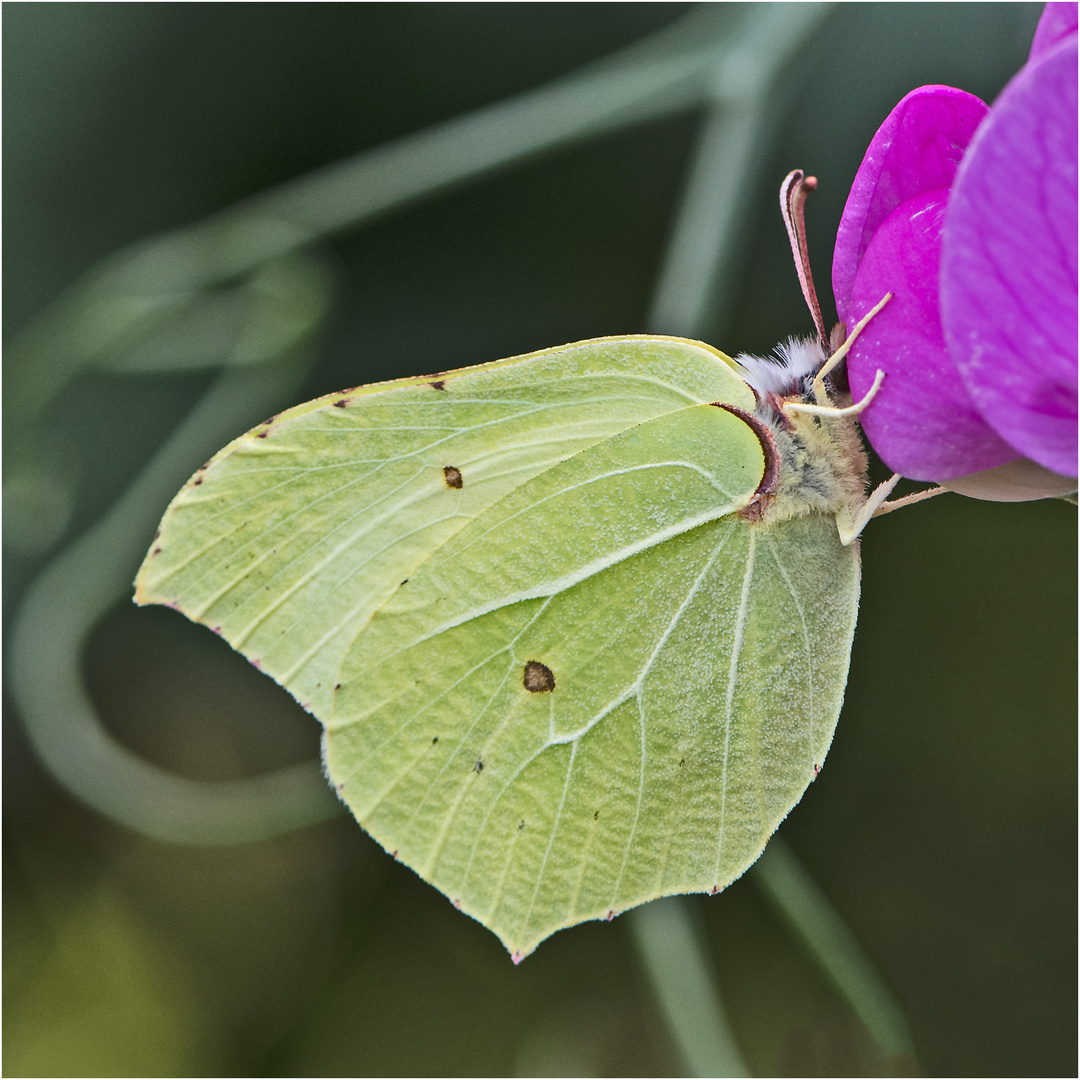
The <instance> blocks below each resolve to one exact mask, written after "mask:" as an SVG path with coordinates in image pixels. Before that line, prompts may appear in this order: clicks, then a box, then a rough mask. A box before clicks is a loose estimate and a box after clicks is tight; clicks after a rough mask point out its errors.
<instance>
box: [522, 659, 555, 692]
mask: <svg viewBox="0 0 1080 1080" xmlns="http://www.w3.org/2000/svg"><path fill="white" fill-rule="evenodd" d="M521 681H522V685H523V686H524V687H525V689H526V690H528V691H529V693H530V694H547V693H550V692H551V691H552V690H554V689H555V673H554V672H553V671H552V670H551V668H549V667H548V666H547V664H541V663H540V661H539V660H530V661H529V662H528V663H527V664H526V665H525V672H524V675H523V677H522V680H521Z"/></svg>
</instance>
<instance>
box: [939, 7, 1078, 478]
mask: <svg viewBox="0 0 1080 1080" xmlns="http://www.w3.org/2000/svg"><path fill="white" fill-rule="evenodd" d="M1065 6H1074V5H1065ZM1041 25H1042V24H1040V27H1041ZM1076 71H1077V39H1076V35H1075V33H1074V34H1072V35H1071V36H1069V37H1067V38H1065V39H1063V40H1059V41H1058V42H1057V44H1055V45H1052V46H1051V47H1050V48H1048V49H1045V50H1044V51H1042V52H1041V53H1039V55H1038V57H1037V59H1036V60H1035V61H1034V62H1033V63H1029V64H1028V65H1027V66H1026V67H1025V68H1024V69H1023V70H1022V71H1021V72H1020V74H1019V75H1017V76H1016V78H1015V79H1013V81H1012V82H1011V83H1010V84H1009V85H1008V86H1007V87H1006V88H1005V90H1004V92H1003V93H1002V95H1001V97H1000V98H998V100H997V101H996V102H995V104H994V108H993V111H992V113H991V115H990V118H989V119H988V120H987V122H986V124H985V125H984V126H983V127H982V128H981V129H980V130H979V132H978V134H977V135H976V137H975V139H974V140H973V141H972V144H971V147H970V149H969V151H968V154H967V155H966V157H965V159H964V164H963V167H962V169H961V170H960V173H959V174H958V176H957V179H956V183H955V185H954V186H953V191H952V194H951V196H950V201H949V209H948V213H947V214H946V218H945V236H944V244H943V261H942V268H941V305H942V322H943V325H944V329H945V339H946V341H947V342H948V347H949V351H950V353H951V354H952V356H953V359H954V360H955V362H956V363H957V365H958V367H959V370H960V372H961V374H962V376H963V379H964V381H965V383H966V385H967V387H968V389H969V390H970V392H971V395H972V397H973V399H974V402H975V404H976V406H977V407H978V409H979V410H980V412H981V413H982V415H983V416H984V417H985V418H986V420H987V421H988V422H989V423H990V424H991V425H992V426H993V427H994V429H995V430H996V431H998V432H999V434H1001V435H1002V436H1003V437H1004V438H1005V439H1007V440H1008V442H1010V443H1011V444H1012V445H1013V446H1015V447H1016V448H1017V450H1019V451H1020V452H1021V453H1022V454H1024V455H1025V456H1027V457H1030V458H1031V459H1033V460H1034V461H1037V462H1038V463H1039V464H1040V465H1043V466H1045V467H1046V468H1048V469H1052V470H1053V471H1054V472H1057V473H1061V474H1063V475H1066V476H1075V475H1076V471H1077V467H1076V462H1077V82H1076Z"/></svg>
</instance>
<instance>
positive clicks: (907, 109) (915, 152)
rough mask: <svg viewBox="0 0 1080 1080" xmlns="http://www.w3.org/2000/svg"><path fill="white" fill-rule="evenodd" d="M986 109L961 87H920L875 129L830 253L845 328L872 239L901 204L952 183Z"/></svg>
mask: <svg viewBox="0 0 1080 1080" xmlns="http://www.w3.org/2000/svg"><path fill="white" fill-rule="evenodd" d="M987 111H988V110H987V107H986V105H985V104H984V103H983V102H982V101H980V100H979V99H978V98H977V97H975V96H974V95H973V94H968V93H965V92H964V91H963V90H956V89H954V88H953V87H951V86H921V87H919V89H917V90H912V91H911V93H910V94H908V95H907V96H906V97H905V98H904V99H903V100H902V101H901V102H900V104H899V105H897V106H896V108H895V109H893V111H892V112H891V113H890V114H889V116H888V118H887V119H886V120H885V123H883V124H882V125H881V127H880V128H879V129H878V132H877V134H876V135H875V136H874V138H873V140H872V141H871V143H870V146H869V148H868V149H867V151H866V156H865V157H864V158H863V162H862V165H860V166H859V171H858V173H857V174H856V176H855V182H854V183H853V184H852V186H851V193H850V195H849V196H848V200H847V205H846V206H845V207H844V213H843V216H842V217H841V219H840V227H839V229H838V230H837V234H836V247H835V249H834V252H833V294H834V296H835V298H836V312H837V315H838V316H839V317H840V320H841V321H842V322H846V323H847V325H848V329H849V330H850V329H851V326H852V325H853V324H854V323H855V322H856V321H857V316H856V317H852V315H851V312H850V311H849V305H850V302H851V290H852V287H853V286H854V283H855V275H856V272H857V271H858V268H859V263H860V261H861V259H862V257H863V253H864V252H865V251H866V249H867V247H868V245H869V244H870V240H871V237H873V235H874V233H875V231H876V230H877V228H878V227H879V226H880V225H881V224H882V222H884V220H885V219H886V218H887V217H888V216H889V215H890V214H891V213H892V212H893V211H894V210H895V209H896V208H897V207H898V206H900V205H901V204H902V203H905V202H907V200H908V199H911V198H913V197H914V196H916V195H919V194H921V193H922V192H924V191H929V190H931V189H934V188H942V187H944V188H947V187H948V186H949V185H950V184H951V183H952V181H953V177H954V176H955V175H956V170H957V168H958V167H959V165H960V161H961V159H962V157H963V154H964V149H965V147H966V146H967V144H968V142H969V141H970V140H971V137H972V135H973V134H974V133H975V129H976V128H977V127H978V126H979V124H980V122H981V121H982V119H983V117H984V116H985V115H986V113H987ZM935 279H936V273H935ZM880 299H881V297H880V296H879V297H877V300H880ZM875 303H876V300H875Z"/></svg>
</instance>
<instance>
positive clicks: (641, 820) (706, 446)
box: [136, 172, 891, 961]
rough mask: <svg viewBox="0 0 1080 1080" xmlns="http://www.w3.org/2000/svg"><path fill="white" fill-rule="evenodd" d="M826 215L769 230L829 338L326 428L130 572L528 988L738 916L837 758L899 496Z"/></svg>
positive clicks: (468, 388)
mask: <svg viewBox="0 0 1080 1080" xmlns="http://www.w3.org/2000/svg"><path fill="white" fill-rule="evenodd" d="M812 187H813V181H812V179H807V178H805V177H804V176H803V174H802V173H801V172H795V173H792V174H791V175H790V176H789V177H788V178H787V180H785V183H784V188H783V189H782V192H781V206H782V208H783V210H784V216H785V222H786V224H787V227H788V232H789V236H790V238H791V242H792V247H793V250H794V251H795V253H796V263H797V266H800V267H801V269H800V280H801V281H802V283H803V291H804V295H806V297H807V301H808V303H809V304H810V306H811V311H812V312H813V313H814V317H815V322H816V324H817V328H818V336H817V338H816V339H808V340H792V341H789V342H787V343H786V344H784V345H783V346H781V347H779V348H778V350H777V352H776V355H775V356H773V357H771V358H758V357H750V356H740V357H738V358H736V359H732V358H731V357H729V356H727V355H725V354H724V353H722V352H720V351H718V350H716V349H713V348H712V347H710V346H708V345H705V344H702V343H700V342H696V341H690V340H686V339H682V338H677V337H660V336H647V335H630V336H626V337H610V338H601V339H596V340H591V341H582V342H577V343H575V344H571V345H566V346H563V347H560V348H553V349H545V350H542V351H540V352H535V353H530V354H528V355H526V356H517V357H512V358H510V359H506V360H499V361H496V362H494V363H487V364H481V365H478V366H475V367H468V368H463V369H460V370H457V371H448V372H441V373H438V374H435V375H428V376H422V377H416V378H408V379H400V380H397V381H394V382H386V383H378V384H374V385H370V386H361V387H357V388H355V389H351V390H346V391H343V392H341V393H338V394H332V395H328V396H326V397H322V398H319V399H317V400H315V401H311V402H308V403H306V404H303V405H299V406H297V407H295V408H292V409H289V410H287V411H285V412H282V413H280V414H279V415H277V416H274V417H271V418H270V419H269V420H267V421H266V422H264V423H263V424H260V425H259V426H258V427H256V428H254V429H253V430H252V431H249V432H248V433H247V434H245V435H242V436H241V437H240V438H238V439H236V440H235V441H233V442H232V443H230V444H229V445H228V446H226V447H225V448H224V449H223V450H222V451H221V452H220V453H218V454H217V455H215V457H213V458H212V459H211V460H210V461H209V462H207V464H206V465H204V466H203V467H202V468H201V469H199V470H198V472H197V473H196V474H195V475H194V476H193V477H192V478H191V480H190V481H189V482H188V483H187V485H186V486H185V487H184V488H183V489H182V490H181V491H180V493H179V494H178V495H177V496H176V498H175V499H174V500H173V501H172V503H171V505H170V506H169V508H168V509H167V511H166V512H165V516H164V518H163V520H162V523H161V527H160V529H159V532H158V535H157V537H156V538H155V540H154V543H153V545H152V547H151V549H150V551H149V553H148V554H147V556H146V559H145V561H144V563H143V565H142V568H141V569H140V571H139V574H138V578H137V581H136V599H137V601H138V602H139V603H140V604H149V603H157V604H168V605H170V606H172V607H174V608H177V609H178V610H180V611H182V612H183V613H184V614H185V615H187V616H188V617H189V618H191V619H193V620H195V621H196V622H200V623H204V624H206V625H207V626H209V627H211V628H212V629H213V630H214V631H215V632H216V633H218V634H220V635H221V636H222V637H223V638H224V639H225V640H226V641H228V642H229V643H230V644H231V645H232V646H233V648H235V649H237V650H239V651H240V652H241V653H243V654H244V655H245V656H246V657H248V659H249V660H251V662H252V663H254V664H256V665H257V666H258V667H260V668H261V669H262V670H263V671H264V672H266V673H267V674H268V675H270V676H272V677H273V678H274V679H276V680H277V681H278V682H279V683H280V684H281V685H282V686H283V687H285V689H287V690H288V691H289V692H290V693H291V694H293V696H294V697H295V698H296V699H297V700H298V701H299V702H300V703H301V704H302V705H303V706H304V708H306V709H308V710H309V711H310V712H311V713H313V714H314V715H315V716H316V717H317V718H318V719H319V720H320V721H321V723H322V725H323V728H324V736H323V757H324V764H325V768H326V772H327V775H328V777H329V779H330V781H331V783H332V784H333V785H334V787H335V789H336V790H337V792H338V794H339V796H340V797H341V799H342V800H343V801H344V802H345V803H346V804H347V805H348V807H349V808H350V810H351V811H352V813H353V814H354V815H355V817H356V819H357V821H359V823H360V824H361V825H362V826H363V827H364V828H365V829H366V830H367V831H368V832H369V833H370V834H371V835H372V836H373V837H375V839H376V840H377V841H378V842H379V843H380V844H382V845H383V847H385V848H386V849H387V850H388V851H389V852H391V853H392V854H393V855H394V857H395V858H397V859H399V860H400V861H402V862H404V863H406V864H407V865H408V866H410V867H412V868H413V869H414V870H415V871H416V872H417V873H418V874H420V876H421V877H423V878H424V879H425V880H427V881H429V882H430V883H431V884H433V885H434V886H435V887H437V888H438V889H440V890H442V892H444V893H445V894H446V895H447V896H448V897H449V898H450V899H451V901H452V902H453V903H454V905H455V906H456V907H459V908H460V909H461V910H462V911H464V912H466V913H468V914H470V915H472V916H473V917H475V918H477V919H478V920H479V921H480V922H482V923H483V924H484V925H485V926H487V927H489V928H490V929H491V930H492V931H494V932H495V933H496V934H497V935H498V936H499V938H500V939H501V940H502V941H503V943H504V944H505V946H506V947H507V949H508V950H509V951H510V953H511V955H512V956H513V958H514V959H515V961H518V960H520V959H521V958H522V957H524V956H525V955H527V954H528V953H529V952H531V951H532V950H533V949H534V948H535V947H536V945H537V944H538V943H539V942H540V941H542V940H543V939H544V938H545V937H547V936H548V935H550V934H551V933H553V932H554V931H556V930H558V929H560V928H562V927H566V926H570V925H573V924H575V923H579V922H581V921H583V920H586V919H604V918H607V919H610V918H612V917H613V916H614V915H616V914H617V913H619V912H621V911H624V910H626V909H627V908H630V907H633V906H635V905H637V904H641V903H643V902H645V901H648V900H651V899H654V898H656V897H659V896H663V895H667V894H671V893H682V892H709V893H716V892H719V891H720V890H721V889H723V888H724V887H725V886H726V885H728V884H729V883H730V882H732V881H733V880H735V879H736V878H737V877H739V876H740V875H741V874H742V873H743V872H744V871H745V870H746V869H747V867H748V866H750V865H751V864H752V863H753V862H754V860H755V859H756V858H757V857H758V855H759V854H760V853H761V851H762V850H763V848H764V846H765V844H766V842H767V840H768V838H769V837H770V835H771V834H772V833H773V831H774V830H775V829H776V827H777V826H778V825H779V823H780V822H781V821H782V820H783V818H784V817H785V816H786V815H787V814H788V812H789V811H790V810H791V808H792V807H793V806H794V805H795V804H796V803H797V802H798V800H799V799H800V798H801V796H802V794H803V792H804V791H805V789H806V787H807V786H808V784H809V783H810V782H811V781H812V780H813V779H814V777H815V776H816V775H817V773H818V772H819V771H820V768H821V765H822V763H823V762H824V759H825V755H826V753H827V751H828V749H829V744H830V742H831V740H832V737H833V732H834V729H835V726H836V721H837V717H838V715H839V712H840V707H841V704H842V701H843V693H844V686H845V682H846V679H847V671H848V662H849V657H850V651H851V643H852V637H853V634H854V629H855V619H856V613H857V608H858V596H859V553H858V544H857V541H856V537H857V535H858V532H859V531H860V530H861V528H862V526H863V525H864V524H865V522H866V520H867V519H868V517H869V516H870V514H872V513H873V512H875V510H877V509H878V508H879V507H880V504H881V503H882V501H883V500H884V498H885V495H887V494H888V491H884V492H883V493H882V491H880V490H879V492H877V493H875V494H874V496H872V497H871V498H867V496H866V495H865V487H866V458H865V455H864V453H863V450H862V445H861V440H860V436H859V434H858V430H857V427H856V420H855V414H856V413H857V411H858V409H859V408H860V407H861V404H860V405H854V406H852V405H851V404H850V402H849V401H848V400H847V395H846V388H845V384H844V383H843V380H842V374H841V373H842V369H840V368H838V367H837V365H838V364H839V362H840V361H841V360H842V358H843V353H844V351H845V350H846V347H847V345H848V344H850V341H851V340H852V338H848V339H847V342H846V343H844V344H843V345H840V346H839V347H838V348H834V345H838V344H839V342H838V341H832V342H830V340H829V338H828V337H827V336H826V333H825V330H824V324H823V322H822V320H821V315H820V310H819V308H818V305H817V299H816V296H815V295H814V292H813V285H812V280H811V279H810V277H809V272H808V269H805V270H804V269H802V268H805V267H807V266H808V262H807V260H806V247H805V232H804V230H803V225H802V204H803V201H804V200H805V197H806V194H807V192H808V191H809V190H811V189H812ZM869 317H870V316H868V318H869ZM864 322H865V320H864ZM860 328H861V327H860ZM860 328H856V331H855V332H857V331H858V329H860ZM839 336H841V335H835V337H839ZM887 486H888V485H886V487H887ZM890 490H891V488H890Z"/></svg>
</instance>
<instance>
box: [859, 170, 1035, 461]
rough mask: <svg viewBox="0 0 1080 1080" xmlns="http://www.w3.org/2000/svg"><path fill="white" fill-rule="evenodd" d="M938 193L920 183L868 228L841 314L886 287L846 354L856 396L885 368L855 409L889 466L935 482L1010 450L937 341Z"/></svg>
mask: <svg viewBox="0 0 1080 1080" xmlns="http://www.w3.org/2000/svg"><path fill="white" fill-rule="evenodd" d="M948 197H949V190H948V188H947V187H939V188H936V189H932V190H930V191H924V192H922V193H921V194H919V195H916V196H915V197H914V198H912V199H908V200H907V201H906V202H905V203H904V204H903V205H902V206H900V207H899V208H897V209H896V210H894V211H893V212H892V214H890V215H889V217H888V218H887V219H886V220H885V221H884V222H883V223H882V224H881V225H880V226H879V227H878V229H877V230H876V232H875V233H874V236H873V239H872V240H871V241H870V245H869V247H867V249H866V251H865V253H864V254H863V257H862V261H861V263H860V265H859V272H858V274H857V275H856V278H855V283H854V286H853V288H852V293H851V305H850V310H849V317H850V320H851V323H854V322H855V321H857V320H858V319H860V318H862V317H863V316H864V315H865V314H866V313H867V312H868V311H869V310H870V309H871V308H872V307H873V306H874V305H875V304H876V303H877V302H878V301H879V300H880V299H881V298H882V297H883V296H884V295H885V294H886V293H889V292H891V293H892V294H893V299H892V300H891V301H890V302H889V303H888V304H887V305H886V307H885V309H884V310H883V311H881V312H879V313H878V314H877V315H876V316H874V318H873V319H872V320H871V321H870V323H869V324H868V325H867V327H866V329H865V330H863V332H862V333H861V334H860V336H859V337H858V338H857V339H856V341H855V343H854V344H853V346H852V349H851V352H850V353H849V354H848V361H847V365H848V378H849V381H850V383H851V392H852V395H853V397H854V398H855V399H856V400H858V399H859V398H861V397H862V396H863V395H864V394H866V392H867V391H868V390H869V389H870V385H871V383H872V382H873V380H874V375H875V373H876V372H877V370H878V369H880V370H882V371H884V372H885V381H884V383H883V384H882V387H881V389H880V391H879V392H878V394H877V397H875V398H874V400H873V402H872V403H871V404H870V405H869V406H868V407H867V408H866V410H865V411H864V412H863V413H862V414H861V415H860V417H859V421H860V423H861V424H862V427H863V430H864V431H865V432H866V437H867V438H868V439H869V440H870V445H871V446H872V447H873V448H874V450H875V451H876V452H877V453H878V455H879V456H880V457H881V458H882V459H883V460H884V461H885V463H886V464H887V465H888V466H889V467H890V468H891V469H892V470H893V471H894V472H898V473H901V474H902V475H904V476H908V477H910V478H912V479H913V480H933V481H938V482H941V481H943V480H950V479H952V478H953V477H956V476H964V475H966V474H968V473H973V472H978V471H980V470H982V469H989V468H993V467H994V466H996V465H1001V464H1003V463H1004V462H1006V461H1009V460H1011V459H1013V458H1016V457H1019V456H1020V455H1019V454H1018V453H1017V451H1015V450H1014V449H1013V448H1012V447H1010V446H1009V445H1007V444H1006V443H1005V442H1003V441H1002V440H1001V439H1000V438H998V436H997V435H995V434H994V432H993V431H992V430H991V429H990V428H989V427H988V426H987V424H986V422H985V421H984V420H983V419H982V417H981V416H980V415H979V413H978V412H977V410H976V409H975V406H974V404H973V403H972V401H971V398H970V396H969V395H968V392H967V389H966V388H965V386H964V384H963V381H962V380H961V378H960V373H959V372H958V371H957V369H956V365H955V364H954V363H953V360H952V357H951V356H950V355H949V352H948V350H947V349H946V347H945V338H944V335H943V333H942V330H941V318H940V312H939V306H938V265H939V261H940V257H941V229H942V224H943V222H944V218H945V204H946V201H947V200H948ZM851 323H849V326H850V325H851Z"/></svg>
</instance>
